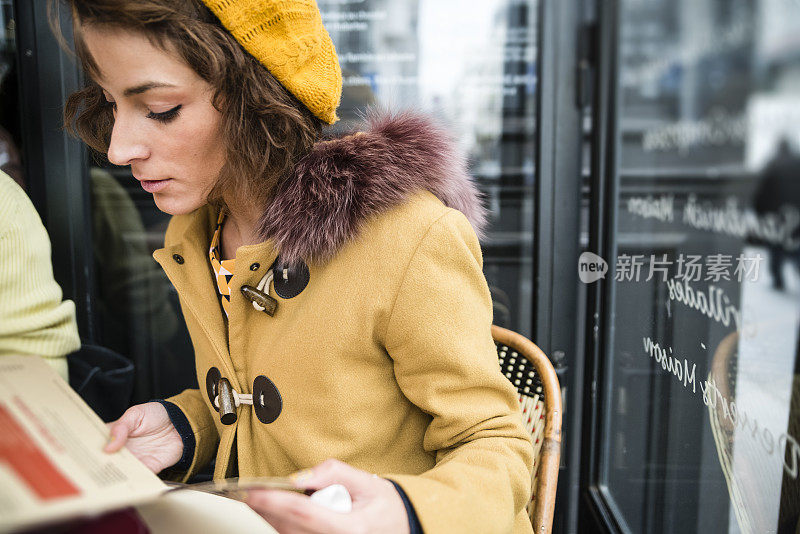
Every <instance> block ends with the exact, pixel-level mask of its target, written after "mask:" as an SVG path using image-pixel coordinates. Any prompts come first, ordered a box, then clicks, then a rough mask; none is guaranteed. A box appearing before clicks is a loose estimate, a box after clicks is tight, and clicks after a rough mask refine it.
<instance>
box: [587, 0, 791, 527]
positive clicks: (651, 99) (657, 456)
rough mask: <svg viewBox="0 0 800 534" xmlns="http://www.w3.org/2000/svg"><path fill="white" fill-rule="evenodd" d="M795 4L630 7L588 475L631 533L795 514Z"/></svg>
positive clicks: (775, 523)
mask: <svg viewBox="0 0 800 534" xmlns="http://www.w3.org/2000/svg"><path fill="white" fill-rule="evenodd" d="M798 27H800V6H798V5H797V3H795V2H791V1H783V0H760V1H722V0H692V1H681V2H660V1H655V0H626V1H624V2H622V6H621V8H620V41H619V49H620V50H619V64H620V67H619V76H618V91H619V94H620V100H619V110H618V116H617V129H618V132H619V133H618V142H619V143H620V152H619V160H618V180H619V188H618V191H619V193H618V198H617V227H616V231H615V238H616V251H615V252H616V255H615V257H614V258H613V259H612V260H610V261H609V264H611V263H612V262H613V263H614V267H615V271H616V273H615V274H616V276H615V281H614V285H613V290H612V302H613V312H614V313H613V321H614V325H615V326H614V328H613V329H612V332H611V335H610V340H609V344H608V346H607V348H606V350H607V362H608V363H607V368H608V376H607V377H606V387H607V397H606V403H605V406H606V407H607V409H606V410H605V413H604V423H603V437H604V441H603V443H604V451H603V453H602V455H601V480H602V483H603V486H604V487H605V491H606V494H607V496H608V498H609V499H610V501H611V503H612V505H613V506H614V507H616V509H617V510H618V512H619V519H620V521H621V523H622V524H623V527H624V530H625V531H628V532H643V533H645V532H646V533H661V532H665V533H666V532H670V533H672V532H675V533H678V532H731V533H733V532H745V533H763V532H792V533H794V532H796V529H797V528H798V520H800V517H799V514H800V500H798V495H799V494H798V488H800V486H799V485H798V470H800V466H798V460H800V446H798V442H800V435H799V434H798V430H800V428H798V427H800V421H799V420H798V418H800V407H798V406H797V403H798V397H799V396H800V392H798V391H797V389H796V387H797V385H798V382H797V380H796V378H795V377H797V374H798V373H800V367H798V327H800V270H799V269H798V267H799V265H798V264H799V263H800V262H799V261H798V257H800V256H798V254H800V252H799V249H800V215H799V214H800V199H799V198H798V184H800V182H798V180H800V173H799V172H798V171H800V164H799V162H800V159H798V155H797V154H798V151H799V150H800V62H798V58H800V33H798V32H797V31H796V29H797V28H798Z"/></svg>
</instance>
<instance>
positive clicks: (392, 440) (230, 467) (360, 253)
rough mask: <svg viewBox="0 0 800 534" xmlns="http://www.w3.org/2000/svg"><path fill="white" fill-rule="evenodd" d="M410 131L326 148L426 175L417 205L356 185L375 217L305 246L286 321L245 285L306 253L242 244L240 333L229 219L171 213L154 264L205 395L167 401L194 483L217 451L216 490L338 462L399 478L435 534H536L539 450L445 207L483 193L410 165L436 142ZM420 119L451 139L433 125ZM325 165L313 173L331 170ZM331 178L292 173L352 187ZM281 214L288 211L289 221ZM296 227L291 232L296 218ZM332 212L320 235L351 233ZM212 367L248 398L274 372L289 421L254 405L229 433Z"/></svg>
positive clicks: (416, 189)
mask: <svg viewBox="0 0 800 534" xmlns="http://www.w3.org/2000/svg"><path fill="white" fill-rule="evenodd" d="M402 120H403V117H400V118H398V117H394V118H391V119H389V120H387V121H385V122H384V123H381V124H378V125H375V124H373V125H372V127H371V128H372V129H371V130H370V131H369V132H367V133H366V134H364V135H359V136H357V137H355V138H353V137H351V138H346V139H344V140H338V141H333V142H330V144H331V145H333V146H332V147H330V146H329V147H326V150H328V149H330V150H332V151H333V152H334V153H333V154H330V153H326V154H319V150H317V151H316V153H315V154H312V159H313V158H316V157H319V158H320V161H323V162H330V161H331V158H333V160H334V161H339V160H336V158H337V157H338V156H339V155H341V154H340V149H343V150H345V151H351V150H353V143H361V144H358V145H356V146H355V149H356V150H362V149H363V150H364V151H366V152H369V153H370V154H373V153H374V150H372V152H370V151H369V150H367V149H375V148H376V146H377V147H378V148H386V149H387V150H388V152H387V154H389V155H394V154H396V150H398V147H400V148H403V149H404V150H405V151H404V152H403V154H404V156H405V157H404V158H402V159H399V160H396V163H397V165H398V166H397V167H392V168H391V169H389V171H391V172H389V171H387V170H386V169H385V168H384V164H385V162H381V163H380V165H377V167H375V168H374V169H373V171H374V172H375V176H377V177H380V179H381V182H380V184H382V185H381V186H380V187H382V186H383V185H385V183H386V182H387V181H389V182H391V181H392V180H394V182H392V183H393V184H395V185H396V184H397V183H399V182H398V181H397V180H396V178H395V177H394V173H396V172H397V171H401V172H402V173H404V174H403V176H405V177H406V178H407V177H408V176H409V175H410V174H411V175H414V173H416V175H415V176H417V178H419V179H417V178H414V179H411V180H407V182H404V185H402V186H398V190H401V191H402V192H403V194H402V195H401V196H399V197H393V198H390V199H388V200H387V197H386V196H385V195H381V194H378V193H376V191H375V190H374V189H369V187H368V186H363V188H361V189H358V191H359V194H360V197H359V198H361V199H367V200H369V204H370V206H371V207H372V208H374V209H372V211H371V212H364V215H363V217H361V216H359V217H356V218H355V219H353V221H355V224H354V225H353V226H352V229H351V231H347V232H344V233H343V234H341V235H337V234H325V235H324V237H326V238H327V241H326V242H327V243H328V244H331V243H333V246H332V247H331V248H329V249H326V250H323V249H321V248H319V247H317V248H312V249H309V250H304V249H303V248H302V245H299V246H300V248H299V249H296V250H299V251H300V252H301V253H305V255H306V257H307V261H306V263H307V265H308V269H309V273H310V280H309V283H308V285H307V286H306V287H305V289H303V291H302V292H300V294H299V295H297V296H295V297H292V298H288V299H282V298H280V297H279V296H277V295H276V293H275V292H274V291H271V292H270V294H271V295H272V296H273V297H276V298H277V300H278V307H277V310H276V312H275V314H274V316H270V315H268V314H266V313H264V312H260V311H257V310H255V309H254V308H253V306H252V304H251V302H250V301H249V300H248V299H246V298H245V297H244V296H243V295H242V293H241V292H240V288H241V286H242V285H250V286H256V285H257V283H258V281H259V280H260V279H261V278H262V276H263V275H264V273H265V270H266V269H268V268H269V266H271V265H272V264H273V262H274V261H275V260H276V258H277V257H278V254H279V252H280V253H281V256H282V257H283V254H284V252H285V251H286V250H294V249H292V246H293V245H297V244H296V243H292V242H291V240H290V238H286V237H280V236H279V237H270V238H268V239H266V240H265V241H264V242H263V243H260V244H257V245H251V246H244V247H241V248H239V249H238V250H237V253H236V272H235V274H234V276H233V278H232V279H231V281H230V287H231V306H230V316H229V318H228V320H227V321H226V320H225V318H224V315H223V313H222V309H221V307H220V303H219V297H218V294H217V289H216V286H215V281H214V276H213V274H212V271H211V268H210V265H209V261H208V247H209V243H210V240H211V235H212V233H213V229H214V226H215V223H216V219H217V215H218V211H217V210H216V209H215V208H212V207H211V206H206V207H204V208H201V209H199V210H197V211H196V212H194V213H191V214H189V215H184V216H176V217H173V219H172V222H171V223H170V226H169V229H168V231H167V235H166V242H165V248H163V249H160V250H158V251H156V252H155V254H154V256H155V258H156V260H157V261H158V262H159V263H160V264H161V266H162V267H163V268H164V270H165V271H166V273H167V275H168V276H169V278H170V280H171V281H172V283H173V284H174V286H175V288H176V290H177V291H178V294H179V296H180V300H181V305H182V307H183V312H184V316H185V320H186V324H187V326H188V329H189V333H190V335H191V338H192V341H193V344H194V349H195V358H196V365H197V378H198V381H199V383H200V384H201V389H200V390H196V389H193V390H187V391H184V392H183V393H181V394H179V395H177V396H176V397H173V398H171V399H168V400H169V401H171V402H173V403H174V404H176V405H177V406H178V407H179V408H180V409H181V410H182V411H183V413H184V414H185V415H186V417H187V419H188V421H189V423H190V425H191V427H192V430H193V431H194V436H195V440H196V449H195V455H194V458H193V461H192V466H191V467H190V469H189V473H187V474H186V475H187V476H188V475H190V474H192V473H194V472H195V471H196V470H197V469H198V468H200V467H202V466H203V465H205V464H207V463H208V462H209V461H210V460H211V458H212V456H214V455H216V468H215V473H214V477H215V478H221V477H225V476H230V475H231V474H232V473H235V472H237V470H238V475H239V476H242V477H245V476H247V477H249V476H273V475H274V476H279V475H287V474H290V473H292V472H295V471H297V470H300V469H304V468H308V467H312V466H314V465H316V464H318V463H320V462H322V461H324V460H325V459H327V458H337V459H339V460H342V461H344V462H347V463H349V464H351V465H353V466H355V467H357V468H360V469H364V470H366V471H369V472H373V473H378V474H379V475H380V476H383V477H385V478H388V479H391V480H393V481H395V482H396V483H397V484H399V485H400V486H401V487H402V488H403V490H404V491H405V492H406V494H407V496H408V498H409V500H410V501H411V503H412V505H413V506H414V509H415V511H416V513H417V516H418V518H419V520H420V522H421V524H422V527H423V529H424V531H425V532H427V533H438V532H481V533H489V532H531V530H532V529H531V525H530V522H529V520H528V517H527V515H526V513H525V510H524V507H525V505H526V504H527V501H528V498H529V495H530V490H531V488H530V474H531V468H532V446H531V443H530V439H529V437H528V435H527V433H526V432H525V430H524V428H523V426H522V420H521V416H520V415H519V408H518V402H517V399H516V394H515V391H514V389H513V388H512V386H511V385H510V384H509V383H508V381H507V379H506V378H505V377H504V376H503V375H502V374H501V373H500V370H499V367H498V362H497V355H496V350H495V346H494V343H493V341H492V336H491V331H490V327H491V323H492V303H491V298H490V294H489V289H488V286H487V283H486V280H485V278H484V276H483V273H482V256H481V249H480V246H479V243H478V238H477V237H476V232H475V229H474V228H473V226H472V225H471V224H470V221H469V220H468V219H467V217H466V216H465V215H464V213H462V211H459V210H458V209H454V208H452V207H447V206H446V205H445V203H444V202H443V201H442V200H441V199H440V197H442V198H444V199H445V200H447V201H448V204H451V205H458V204H459V201H458V200H457V199H456V200H453V199H454V198H456V197H453V196H452V195H453V187H456V188H458V187H462V188H466V190H468V191H472V190H471V189H470V187H471V184H469V183H468V182H460V181H459V180H460V178H458V176H459V173H457V172H456V173H454V172H452V169H442V168H441V166H442V165H443V164H444V165H447V166H450V165H456V167H457V166H458V163H457V161H456V162H455V163H453V161H455V160H453V161H449V160H447V158H445V160H447V161H445V162H444V163H442V162H441V161H439V162H435V161H432V160H430V159H427V156H425V154H423V155H422V156H420V155H419V154H418V153H414V158H417V159H415V160H414V158H411V159H412V160H413V161H411V162H409V161H408V160H409V154H411V152H410V150H412V149H421V148H422V147H421V146H418V145H413V146H411V145H407V144H406V145H403V144H402V142H404V141H408V140H407V139H406V138H405V137H403V135H406V134H407V133H408V132H406V131H405V130H403V131H400V132H399V133H398V132H397V131H396V128H397V126H398V121H399V122H400V123H401V125H402V124H403V123H402ZM405 120H406V122H409V121H410V122H411V123H412V124H411V126H413V127H414V128H415V129H418V128H421V127H425V128H428V129H429V130H428V131H427V132H426V135H428V136H430V135H434V134H435V131H433V130H432V127H431V126H430V125H428V124H427V123H425V122H424V121H422V120H421V119H417V118H409V117H405ZM415 121H416V122H415ZM393 128H394V129H393ZM431 131H433V132H434V133H431ZM395 134H396V135H395ZM392 135H395V137H392ZM398 136H399V137H398ZM426 139H427V138H426ZM442 139H443V138H442V137H441V136H439V137H435V138H434V140H435V141H436V142H439V143H440V144H439V145H435V143H434V145H435V146H434V147H433V149H432V150H433V153H432V155H434V156H442V154H441V152H442V151H445V152H446V150H448V146H447V145H446V143H444V141H443V140H442ZM413 140H414V141H416V138H413ZM429 141H430V140H429V139H427V142H428V146H430V145H429ZM363 143H366V144H367V146H366V147H365V146H364V145H363ZM369 143H374V144H376V146H373V145H369ZM387 147H388V148H387ZM337 154H338V155H337ZM373 155H374V154H373ZM450 155H451V154H450V153H447V154H445V156H448V157H449V156H450ZM370 157H372V156H370ZM443 161H444V160H443ZM417 163H420V164H423V167H415V166H414V165H416V164H417ZM311 166H312V167H313V169H314V171H313V172H312V174H314V173H315V172H316V171H318V170H320V169H327V170H328V171H329V170H330V165H328V166H323V167H319V166H318V165H316V164H313V165H311ZM359 169H361V170H363V167H359ZM306 170H307V169H306ZM309 172H311V171H309ZM370 172H372V171H370ZM326 173H327V174H329V173H328V172H327V171H326V172H322V173H316V174H314V177H312V178H309V175H308V174H307V173H305V172H304V173H300V177H299V178H298V177H297V176H295V177H294V178H295V179H296V180H299V181H300V182H302V183H303V184H304V187H305V188H306V189H307V190H312V191H316V192H319V187H314V186H313V184H312V183H311V182H309V180H315V179H320V177H321V176H322V175H326V177H324V178H322V180H323V181H328V180H333V181H337V183H338V181H341V180H348V179H349V178H347V177H344V178H343V177H342V175H341V174H340V173H334V174H335V176H333V177H330V176H327V174H326ZM426 173H433V174H436V175H438V176H442V175H444V174H448V173H449V175H448V176H449V178H447V180H449V182H448V181H447V180H445V182H444V185H442V183H438V185H437V184H436V183H434V184H433V185H431V182H428V187H425V184H426V182H424V180H426V178H425V175H426ZM453 176H456V178H453ZM420 180H422V181H420ZM431 180H433V178H431ZM314 183H317V182H314ZM317 185H319V184H318V183H317ZM351 185H352V184H351ZM432 190H433V192H432ZM463 191H464V189H462V190H461V191H460V192H461V193H463ZM329 192H330V191H329ZM435 193H438V196H437V194H435ZM470 194H471V193H470ZM285 195H286V193H285V191H284V192H281V191H279V192H278V193H277V196H278V197H281V196H283V198H284V200H285ZM467 196H469V195H467ZM292 198H293V199H294V197H292ZM462 198H463V197H462ZM295 200H296V199H295ZM304 201H306V202H307V203H306V204H305V205H307V206H312V205H313V204H314V199H309V198H304ZM308 202H310V203H311V204H308ZM289 204H291V203H289ZM376 206H378V207H377V208H376ZM273 207H274V208H275V209H274V210H273V212H272V213H281V211H280V210H281V209H283V208H281V207H280V205H278V204H273ZM328 207H330V206H328ZM341 207H342V206H338V208H341ZM350 208H353V210H354V211H356V212H359V213H360V211H359V208H358V207H357V206H355V207H354V206H350ZM315 209H317V208H314V207H309V210H311V211H314V210H315ZM318 209H320V210H322V209H323V208H322V207H319V208H318ZM341 211H342V210H341V209H334V210H333V212H336V213H341ZM465 211H467V210H465ZM282 215H285V216H286V219H285V222H286V224H296V222H293V221H291V220H290V219H291V217H289V216H288V215H286V214H285V213H282ZM321 217H322V220H320V221H316V222H317V223H319V224H326V223H331V222H337V223H339V225H341V224H344V225H345V226H346V225H347V223H346V222H344V221H341V220H338V221H332V220H331V217H333V216H332V215H330V212H327V214H323V215H321ZM315 235H316V234H315ZM281 239H283V241H281ZM212 367H216V368H217V369H219V371H220V374H221V375H222V377H225V378H227V379H228V380H229V381H230V383H231V386H232V387H233V389H234V390H236V391H237V392H239V393H251V392H252V391H251V389H252V387H253V381H254V379H255V378H256V377H257V376H259V375H264V376H266V377H268V378H269V379H270V380H271V381H272V383H273V384H274V385H275V387H276V388H277V389H278V391H279V393H280V397H281V400H282V407H281V412H280V414H279V415H278V417H277V419H275V421H273V422H271V423H268V424H264V423H262V422H261V421H260V420H259V419H258V418H257V417H256V415H255V414H254V410H253V408H252V407H251V406H248V405H241V406H239V407H238V408H237V415H238V418H237V420H236V422H235V423H234V424H231V425H224V424H222V423H221V421H220V417H219V414H218V413H217V410H216V408H215V407H214V406H213V405H212V404H211V401H210V399H209V397H208V395H207V393H206V391H205V388H204V387H202V386H204V385H205V383H206V374H207V372H208V371H209V369H210V368H212Z"/></svg>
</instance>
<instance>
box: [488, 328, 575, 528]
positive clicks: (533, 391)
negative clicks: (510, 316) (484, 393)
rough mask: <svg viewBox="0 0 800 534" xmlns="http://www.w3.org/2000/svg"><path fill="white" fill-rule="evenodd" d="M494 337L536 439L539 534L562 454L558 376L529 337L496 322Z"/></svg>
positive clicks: (533, 510) (549, 519) (531, 507)
mask: <svg viewBox="0 0 800 534" xmlns="http://www.w3.org/2000/svg"><path fill="white" fill-rule="evenodd" d="M492 337H493V338H494V343H495V345H496V346H497V356H498V358H499V360H500V368H501V370H502V371H503V374H505V375H506V377H507V378H508V379H509V380H510V381H511V383H512V384H513V385H514V387H516V388H517V392H518V393H519V402H520V408H521V409H522V413H523V416H524V421H525V425H526V428H527V429H528V431H529V432H530V433H531V436H532V438H533V452H534V456H533V458H534V463H533V478H532V480H531V488H532V489H533V491H532V496H531V502H530V503H528V507H527V510H528V515H529V516H530V518H531V523H533V530H534V532H535V533H536V534H549V533H550V532H551V530H552V528H553V511H554V508H555V500H556V485H557V484H558V467H559V459H560V456H561V415H562V414H561V388H560V386H559V384H558V377H557V376H556V372H555V370H554V369H553V365H552V364H551V363H550V360H549V359H548V358H547V356H546V355H545V353H544V352H542V350H541V349H540V348H539V347H537V346H536V345H535V344H534V343H533V342H532V341H530V340H529V339H527V338H525V337H523V336H521V335H520V334H517V333H516V332H512V331H511V330H506V329H505V328H501V327H499V326H496V325H492ZM520 356H522V357H520Z"/></svg>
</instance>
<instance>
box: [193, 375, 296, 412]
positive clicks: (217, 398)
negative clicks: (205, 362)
mask: <svg viewBox="0 0 800 534" xmlns="http://www.w3.org/2000/svg"><path fill="white" fill-rule="evenodd" d="M206 393H207V394H208V400H209V401H211V405H212V406H214V408H216V410H217V411H218V412H219V418H220V421H221V422H222V424H223V425H232V424H233V423H235V422H236V419H237V415H236V408H238V407H239V406H241V405H242V404H250V405H252V406H253V411H254V412H255V414H256V417H258V420H259V421H261V422H262V423H264V424H268V423H271V422H273V421H274V420H275V419H277V418H278V416H279V415H280V413H281V411H282V410H283V399H282V398H281V394H280V392H279V391H278V388H277V387H276V386H275V384H274V383H273V382H272V380H270V379H269V378H267V377H266V376H264V375H259V376H257V377H256V378H255V380H253V393H252V394H251V393H238V392H237V391H236V390H235V389H233V388H232V387H231V383H230V382H229V381H228V379H227V378H222V377H221V375H220V372H219V369H217V368H216V367H212V368H211V369H209V370H208V373H207V374H206Z"/></svg>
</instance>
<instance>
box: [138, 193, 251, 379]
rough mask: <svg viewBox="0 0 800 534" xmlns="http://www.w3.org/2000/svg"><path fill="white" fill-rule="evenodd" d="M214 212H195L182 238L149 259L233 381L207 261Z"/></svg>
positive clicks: (228, 354) (220, 312)
mask: <svg viewBox="0 0 800 534" xmlns="http://www.w3.org/2000/svg"><path fill="white" fill-rule="evenodd" d="M215 211H216V210H214V209H212V208H211V207H210V206H206V207H205V208H202V209H200V210H198V211H197V212H195V214H193V216H192V221H191V222H190V223H189V225H188V227H187V228H186V231H185V232H184V234H183V238H182V239H181V240H180V241H178V242H177V243H175V244H174V245H171V246H169V247H165V248H162V249H159V250H156V251H155V252H154V253H153V257H154V258H155V259H156V261H157V262H158V263H159V264H161V267H162V268H163V269H164V272H165V273H166V274H167V277H168V278H169V279H170V282H172V285H173V286H175V290H176V291H177V292H178V295H180V298H181V301H182V303H183V307H184V308H185V309H186V310H187V311H188V312H189V313H191V314H192V315H193V316H194V318H195V320H196V321H197V322H198V323H199V324H200V327H201V328H202V330H203V332H204V333H205V335H206V336H208V338H209V340H210V341H211V344H212V345H213V347H214V349H215V351H216V353H217V356H218V358H219V360H220V363H221V365H222V367H223V368H221V369H220V370H221V371H222V372H223V375H224V376H228V377H230V378H233V377H235V373H234V370H233V365H232V363H231V358H230V352H229V349H228V333H227V328H226V325H225V320H224V319H223V312H222V308H221V307H220V303H219V297H218V295H217V290H216V286H215V283H214V276H213V273H212V272H211V267H210V264H209V260H208V247H209V246H210V243H211V231H212V230H211V228H212V218H214V220H216V219H215V217H216V213H215ZM176 260H177V261H176ZM181 260H182V262H181ZM234 380H235V379H234ZM232 385H233V384H232ZM237 386H238V384H236V385H234V387H235V388H236V387H237Z"/></svg>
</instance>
